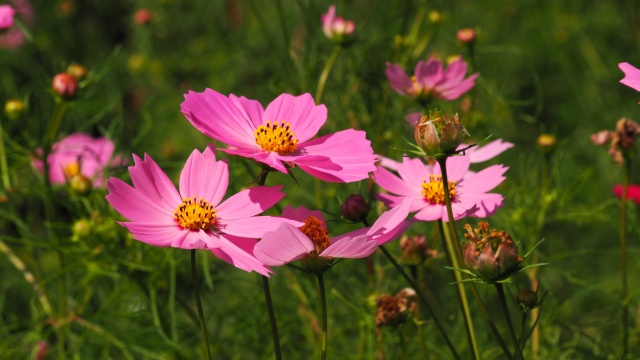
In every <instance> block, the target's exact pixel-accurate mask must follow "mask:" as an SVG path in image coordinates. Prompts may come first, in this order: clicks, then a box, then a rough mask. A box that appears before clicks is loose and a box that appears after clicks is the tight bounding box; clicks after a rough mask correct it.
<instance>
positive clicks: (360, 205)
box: [341, 194, 369, 221]
mask: <svg viewBox="0 0 640 360" xmlns="http://www.w3.org/2000/svg"><path fill="white" fill-rule="evenodd" d="M341 210H342V216H344V217H345V218H347V219H349V220H351V221H360V220H362V219H364V218H365V217H366V216H367V213H368V212H369V205H368V204H367V200H366V199H365V198H364V196H362V195H360V194H351V195H349V197H348V198H347V200H345V202H344V203H343V204H342V209H341Z"/></svg>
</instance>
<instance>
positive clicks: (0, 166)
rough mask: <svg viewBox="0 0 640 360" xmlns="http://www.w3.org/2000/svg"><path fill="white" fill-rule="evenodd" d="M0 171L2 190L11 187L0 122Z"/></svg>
mask: <svg viewBox="0 0 640 360" xmlns="http://www.w3.org/2000/svg"><path fill="white" fill-rule="evenodd" d="M0 171H1V172H2V187H3V188H4V191H6V192H9V189H11V179H10V178H9V165H8V163H7V152H6V150H5V147H4V127H3V126H2V124H0Z"/></svg>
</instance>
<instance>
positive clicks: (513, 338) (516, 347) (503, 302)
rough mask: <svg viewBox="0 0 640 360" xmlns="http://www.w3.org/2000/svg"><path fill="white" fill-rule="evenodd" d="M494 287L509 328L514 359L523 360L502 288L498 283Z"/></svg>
mask: <svg viewBox="0 0 640 360" xmlns="http://www.w3.org/2000/svg"><path fill="white" fill-rule="evenodd" d="M495 286H496V290H497V291H498V297H499V298H500V305H501V306H502V312H503V313H504V318H505V320H506V321H507V325H508V327H509V334H511V341H512V342H513V351H514V352H515V354H516V359H522V360H524V355H522V349H521V348H520V344H519V343H518V337H517V336H516V331H515V329H514V328H513V322H512V321H511V314H510V313H509V306H508V305H507V298H506V296H505V295H504V287H503V285H502V284H500V283H496V284H495Z"/></svg>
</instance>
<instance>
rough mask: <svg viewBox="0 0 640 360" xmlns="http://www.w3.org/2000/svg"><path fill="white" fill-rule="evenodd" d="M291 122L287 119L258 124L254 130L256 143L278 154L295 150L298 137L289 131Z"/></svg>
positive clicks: (285, 153)
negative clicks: (295, 137)
mask: <svg viewBox="0 0 640 360" xmlns="http://www.w3.org/2000/svg"><path fill="white" fill-rule="evenodd" d="M290 128H291V124H289V123H288V122H287V121H275V122H274V123H273V124H271V121H267V124H266V125H260V126H258V128H257V129H256V131H255V135H256V144H258V145H259V146H260V147H261V148H263V149H265V150H267V151H273V152H276V153H278V154H280V155H287V154H290V153H292V152H294V151H296V149H297V147H298V139H294V138H293V137H294V136H295V134H294V133H293V131H291V129H290Z"/></svg>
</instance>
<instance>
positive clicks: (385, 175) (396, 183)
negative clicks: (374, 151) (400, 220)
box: [373, 167, 419, 196]
mask: <svg viewBox="0 0 640 360" xmlns="http://www.w3.org/2000/svg"><path fill="white" fill-rule="evenodd" d="M373 177H374V179H375V181H376V184H378V185H379V186H380V187H381V188H383V189H385V190H387V191H389V192H392V193H394V194H398V195H403V196H409V195H413V194H415V193H417V192H418V191H419V189H416V188H415V187H412V186H410V185H409V184H407V182H406V181H403V179H401V178H399V177H397V176H395V175H394V174H392V173H391V172H390V171H389V170H387V169H385V168H383V167H378V169H377V170H376V171H375V172H374V173H373Z"/></svg>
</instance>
